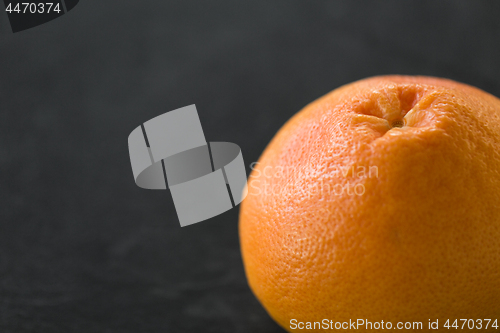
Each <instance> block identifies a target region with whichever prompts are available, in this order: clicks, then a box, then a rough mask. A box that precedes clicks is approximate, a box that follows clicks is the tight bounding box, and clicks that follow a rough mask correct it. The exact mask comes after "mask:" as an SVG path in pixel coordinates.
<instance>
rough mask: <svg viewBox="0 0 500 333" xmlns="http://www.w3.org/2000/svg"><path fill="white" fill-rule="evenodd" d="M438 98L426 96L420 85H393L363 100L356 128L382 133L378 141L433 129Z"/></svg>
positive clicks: (356, 110)
mask: <svg viewBox="0 0 500 333" xmlns="http://www.w3.org/2000/svg"><path fill="white" fill-rule="evenodd" d="M437 96H438V95H437V94H433V93H427V94H426V93H425V88H424V87H423V86H420V85H389V86H387V87H385V88H383V89H377V90H373V91H371V92H370V93H368V94H366V95H364V96H361V97H360V98H359V102H358V103H357V104H356V106H355V108H354V110H353V111H354V114H353V117H352V124H353V125H354V126H363V127H365V128H366V127H367V128H369V129H370V130H372V131H374V132H378V133H376V134H377V137H381V136H383V135H384V134H385V133H387V132H391V133H392V132H394V133H392V134H399V132H401V131H403V132H404V131H407V130H409V129H411V128H415V127H424V126H429V125H431V123H432V119H434V115H433V112H432V110H431V106H432V104H433V102H434V101H435V99H436V98H437ZM396 132H398V133H396Z"/></svg>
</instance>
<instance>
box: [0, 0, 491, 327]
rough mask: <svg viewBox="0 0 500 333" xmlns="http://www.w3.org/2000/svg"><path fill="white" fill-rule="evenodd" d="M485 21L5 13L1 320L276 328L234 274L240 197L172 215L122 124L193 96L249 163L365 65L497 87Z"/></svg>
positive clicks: (168, 4) (367, 4) (340, 11)
mask: <svg viewBox="0 0 500 333" xmlns="http://www.w3.org/2000/svg"><path fill="white" fill-rule="evenodd" d="M0 6H1V5H0ZM0 8H2V11H3V7H0ZM499 16H500V3H499V2H497V1H489V2H486V1H484V2H481V1H457V0H450V1H400V0H395V1H383V2H382V1H379V2H375V1H341V2H340V1H306V0H303V1H295V0H279V1H277V0H252V1H231V0H226V1H217V0H215V1H201V0H200V1H187V0H180V1H167V0H155V1H153V0H149V1H132V0H119V1H118V0H106V1H97V0H95V1H91V0H86V1H83V0H82V1H80V4H79V5H78V6H77V7H75V9H73V10H72V11H71V12H70V13H68V14H66V15H64V16H63V17H61V18H59V19H57V20H54V21H52V22H49V23H47V24H45V25H42V26H39V27H36V28H33V29H30V30H27V31H24V32H20V33H17V34H12V33H11V32H10V30H9V27H8V25H7V24H8V22H6V15H3V14H1V15H0V20H1V21H0V29H2V30H1V34H0V38H1V39H0V332H2V333H8V332H16V333H18V332H36V333H42V332H64V333H66V332H86V333H92V332H131V333H132V332H133V333H138V332H140V333H144V332H222V333H223V332H231V333H233V332H282V329H280V328H279V327H278V326H277V325H276V324H275V323H274V322H273V321H272V320H271V319H270V318H269V317H268V315H267V314H266V312H265V310H264V309H263V308H262V307H261V306H260V304H259V303H258V301H257V300H256V299H255V298H254V296H253V294H252V293H251V291H250V289H249V288H248V286H247V283H246V279H245V275H244V270H243V265H242V262H241V256H240V251H239V240H238V209H233V210H231V211H229V212H226V213H224V214H222V215H220V216H217V217H214V218H212V219H210V220H208V221H205V222H202V223H199V224H195V225H193V226H189V227H185V228H181V227H180V226H179V222H178V219H177V216H176V214H175V210H174V206H173V202H172V199H171V197H170V194H169V192H168V191H148V190H142V189H140V188H138V187H137V186H136V185H135V184H134V181H133V177H132V171H131V167H130V162H129V156H128V148H127V137H128V135H129V133H130V132H131V131H132V130H133V129H134V128H135V127H136V126H138V125H139V124H141V123H142V122H144V121H146V120H149V119H150V118H153V117H155V116H157V115H159V114H162V113H164V112H167V111H170V110H173V109H176V108H179V107H182V106H186V105H189V104H193V103H195V104H196V105H197V108H198V112H199V114H200V118H201V122H202V124H203V128H204V131H205V136H206V138H207V140H208V141H229V142H234V143H237V144H238V145H240V147H241V148H242V151H243V157H244V159H245V162H246V164H247V166H248V165H250V163H251V162H252V161H256V160H257V159H258V157H259V155H260V153H261V152H262V150H263V149H264V148H265V146H266V144H267V143H268V142H269V140H270V139H271V138H272V137H273V135H274V133H275V132H276V131H277V130H278V129H279V128H280V126H281V125H282V124H283V123H284V122H285V121H286V120H287V119H289V118H290V117H291V116H292V115H293V114H294V113H295V112H297V111H298V110H300V109H301V108H302V107H303V106H304V105H306V104H307V103H309V102H311V101H313V100H314V99H316V98H318V97H320V96H321V95H323V94H325V93H327V92H328V91H330V90H332V89H334V88H336V87H338V86H340V85H342V84H345V83H349V82H352V81H354V80H358V79H361V78H364V77H368V76H373V75H379V74H395V73H396V74H421V75H433V76H441V77H447V78H451V79H454V80H458V81H462V82H466V83H469V84H471V85H475V86H478V87H480V88H482V89H484V90H486V91H488V92H490V93H492V94H494V95H497V96H499V95H500V20H499V19H498V18H499Z"/></svg>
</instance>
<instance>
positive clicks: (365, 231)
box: [239, 76, 500, 332]
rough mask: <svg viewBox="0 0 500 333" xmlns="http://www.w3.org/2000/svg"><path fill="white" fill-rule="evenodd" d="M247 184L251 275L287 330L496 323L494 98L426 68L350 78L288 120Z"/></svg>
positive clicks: (498, 239)
mask: <svg viewBox="0 0 500 333" xmlns="http://www.w3.org/2000/svg"><path fill="white" fill-rule="evenodd" d="M247 186H248V196H247V198H246V199H245V200H244V202H243V203H242V206H241V212H240V225H239V227H240V240H241V249H242V256H243V262H244V265H245V272H246V275H247V278H248V282H249V285H250V287H251V289H252V291H253V292H254V294H255V295H256V297H257V298H258V299H259V301H260V302H261V303H262V305H263V306H264V308H265V309H266V310H267V312H268V313H269V314H270V316H271V317H272V318H273V319H274V320H275V321H277V322H278V323H279V324H280V325H281V326H282V327H284V328H285V329H286V330H288V331H290V332H296V331H298V330H300V329H310V331H322V332H324V331H328V330H336V329H338V328H339V325H340V326H342V328H344V329H345V328H346V326H347V325H352V322H354V321H356V324H358V323H362V322H361V320H363V321H364V323H366V325H363V324H362V325H361V326H356V328H357V329H358V330H367V329H370V328H372V327H373V328H374V329H375V328H376V327H374V326H376V324H375V323H378V326H379V327H380V325H381V324H380V323H381V322H382V321H383V323H384V324H387V325H388V322H389V323H390V324H391V327H392V329H396V328H400V327H401V324H399V326H397V325H398V323H402V325H406V326H405V328H408V324H407V323H418V322H420V323H421V324H422V330H428V329H429V325H430V324H431V323H433V325H435V323H436V321H437V323H438V325H439V326H438V327H439V329H440V330H442V329H445V330H446V328H445V327H444V326H445V325H446V324H447V323H448V325H449V326H450V327H451V328H450V329H455V328H454V327H452V325H453V324H455V325H457V326H458V327H459V328H461V327H462V322H463V321H460V319H468V320H467V321H466V324H465V326H468V325H472V326H473V327H474V328H475V329H478V328H479V326H481V329H482V330H486V331H489V330H493V331H497V330H496V329H495V328H494V325H495V320H496V319H497V320H498V321H497V322H496V325H497V327H498V326H500V100H499V99H497V98H496V97H494V96H492V95H490V94H488V93H486V92H484V91H482V90H480V89H477V88H474V87H471V86H468V85H465V84H462V83H457V82H454V81H451V80H447V79H439V78H430V77H420V76H416V77H411V76H382V77H373V78H369V79H365V80H361V81H358V82H354V83H351V84H348V85H345V86H343V87H340V88H338V89H336V90H334V91H332V92H331V93H329V94H327V95H325V96H323V97H321V98H319V99H318V100H316V101H314V102H312V103H311V104H309V105H307V106H306V107H305V108H304V109H303V110H302V111H300V112H299V113H298V114H296V115H295V116H294V117H292V119H291V120H289V121H288V122H287V123H286V124H285V125H284V126H283V128H282V129H281V130H280V131H279V132H278V133H277V134H276V136H275V137H274V139H273V140H272V141H271V143H270V144H269V145H268V147H267V148H266V150H265V151H264V153H263V155H262V156H261V158H260V160H259V162H258V163H255V165H254V167H253V170H252V173H251V174H250V177H249V180H248V184H247ZM455 319H458V322H455ZM488 319H489V320H490V322H489V327H488V328H487V329H486V323H487V320H488ZM471 320H473V322H472V324H471ZM368 322H369V323H371V325H372V327H370V326H369V325H368ZM346 323H347V324H346ZM335 325H337V326H336V327H335ZM412 325H414V324H412ZM434 327H435V326H434ZM349 328H351V329H352V328H353V326H349ZM384 328H388V327H384ZM418 328H419V327H417V328H415V326H413V327H412V329H418ZM469 328H470V327H469Z"/></svg>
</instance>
